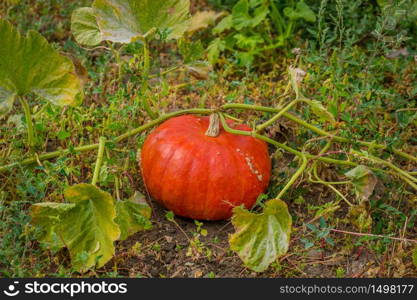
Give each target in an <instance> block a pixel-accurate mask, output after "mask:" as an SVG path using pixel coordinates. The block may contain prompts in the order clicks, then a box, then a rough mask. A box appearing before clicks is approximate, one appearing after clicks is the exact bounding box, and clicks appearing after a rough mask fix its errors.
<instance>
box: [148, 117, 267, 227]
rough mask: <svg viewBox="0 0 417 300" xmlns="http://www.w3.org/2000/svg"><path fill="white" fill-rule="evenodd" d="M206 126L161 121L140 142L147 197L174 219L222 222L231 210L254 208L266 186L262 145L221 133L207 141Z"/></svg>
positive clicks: (203, 121)
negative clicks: (186, 218) (173, 216)
mask: <svg viewBox="0 0 417 300" xmlns="http://www.w3.org/2000/svg"><path fill="white" fill-rule="evenodd" d="M229 125H230V126H231V127H233V128H235V129H239V130H246V131H250V130H251V129H250V128H249V127H248V126H246V125H242V124H236V125H235V124H233V122H230V123H229ZM208 126H209V117H198V116H194V115H184V116H180V117H176V118H172V119H169V120H168V121H166V122H164V123H163V124H162V125H160V126H159V127H158V128H157V129H155V130H154V131H153V132H152V133H151V134H150V135H149V136H148V137H147V138H146V140H145V143H144V145H143V148H142V152H141V167H142V173H143V174H142V175H143V178H144V182H145V185H146V187H147V190H148V192H149V193H150V195H151V196H152V198H154V199H155V200H157V201H159V202H160V203H162V204H163V205H164V206H165V207H166V208H168V209H169V210H172V211H173V212H174V213H175V214H176V215H179V216H182V217H188V218H192V219H197V220H222V219H227V218H230V217H231V215H232V208H233V207H235V206H238V205H241V204H244V205H245V207H246V208H251V207H252V206H253V205H254V204H255V202H256V199H257V197H258V196H259V195H260V194H261V193H262V192H263V191H264V190H265V189H266V187H267V186H268V182H269V178H270V175H271V161H270V158H269V155H268V147H267V145H266V143H264V142H263V141H261V140H258V139H255V138H253V137H249V136H242V135H235V134H230V133H228V132H226V131H224V129H223V128H221V129H220V134H219V136H217V137H208V136H206V135H205V132H206V130H207V128H208Z"/></svg>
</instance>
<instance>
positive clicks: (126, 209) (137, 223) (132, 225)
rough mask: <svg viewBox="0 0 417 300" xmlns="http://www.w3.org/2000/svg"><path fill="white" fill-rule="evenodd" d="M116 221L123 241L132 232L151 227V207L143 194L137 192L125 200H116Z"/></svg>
mask: <svg viewBox="0 0 417 300" xmlns="http://www.w3.org/2000/svg"><path fill="white" fill-rule="evenodd" d="M116 212H117V216H116V219H115V221H116V223H117V224H118V225H119V227H120V240H121V241H124V240H125V239H127V238H128V237H129V236H131V235H132V234H134V233H136V232H138V231H141V230H145V229H149V228H151V227H152V224H151V222H150V221H149V219H150V217H151V212H152V211H151V208H150V207H149V205H148V204H147V203H146V201H145V196H144V195H142V194H141V193H139V192H137V191H136V192H135V194H134V195H133V196H132V197H131V198H129V199H128V200H125V201H117V202H116Z"/></svg>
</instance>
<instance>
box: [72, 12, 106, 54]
mask: <svg viewBox="0 0 417 300" xmlns="http://www.w3.org/2000/svg"><path fill="white" fill-rule="evenodd" d="M71 32H72V33H73V34H74V37H75V40H76V41H77V43H79V44H81V45H86V46H95V45H97V44H99V43H100V42H101V41H102V40H103V39H102V36H101V32H100V28H99V27H98V24H97V19H96V16H95V15H94V10H93V9H92V8H91V7H81V8H79V9H76V10H75V11H74V12H73V13H72V17H71Z"/></svg>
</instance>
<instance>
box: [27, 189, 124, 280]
mask: <svg viewBox="0 0 417 300" xmlns="http://www.w3.org/2000/svg"><path fill="white" fill-rule="evenodd" d="M65 198H66V200H67V201H68V202H70V203H66V204H60V203H39V204H35V205H33V206H32V222H33V224H35V225H38V226H39V227H40V228H41V229H42V232H43V234H42V235H41V237H40V239H41V241H43V242H44V243H47V244H49V245H53V246H55V247H59V246H60V247H63V246H64V245H65V246H66V247H68V250H69V252H70V255H71V261H72V264H73V267H74V269H76V270H78V271H80V272H83V271H86V270H87V269H90V268H92V267H94V266H96V265H97V266H98V267H101V266H103V265H104V264H105V263H106V262H108V261H109V260H110V259H111V258H112V256H113V255H114V245H113V242H114V241H115V240H117V239H118V238H119V236H120V229H119V226H118V225H117V224H116V223H115V218H116V208H115V203H114V200H113V198H112V197H111V195H110V194H109V193H106V192H104V191H101V190H100V189H98V188H97V187H96V186H94V185H91V184H77V185H74V186H71V187H69V188H67V189H66V190H65ZM80 258H82V259H80Z"/></svg>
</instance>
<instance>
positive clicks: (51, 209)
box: [30, 202, 75, 251]
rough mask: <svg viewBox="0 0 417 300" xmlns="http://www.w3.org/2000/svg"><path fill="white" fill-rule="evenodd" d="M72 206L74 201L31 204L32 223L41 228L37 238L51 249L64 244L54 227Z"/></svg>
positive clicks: (57, 248) (56, 248) (54, 249)
mask: <svg viewBox="0 0 417 300" xmlns="http://www.w3.org/2000/svg"><path fill="white" fill-rule="evenodd" d="M74 207H75V204H74V203H55V202H43V203H36V204H34V205H32V206H31V211H30V212H31V217H32V223H33V224H35V225H37V226H38V227H39V228H40V229H41V231H40V234H39V236H38V237H37V238H38V239H39V240H40V241H41V242H42V243H44V244H45V245H46V246H47V247H48V248H51V249H52V250H53V251H57V250H59V249H60V248H62V247H64V246H65V245H64V241H63V240H62V238H61V237H60V236H59V234H57V231H56V227H57V226H59V224H60V222H61V221H62V218H63V216H64V215H65V213H67V212H68V210H70V209H72V208H74ZM58 232H59V230H58Z"/></svg>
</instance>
